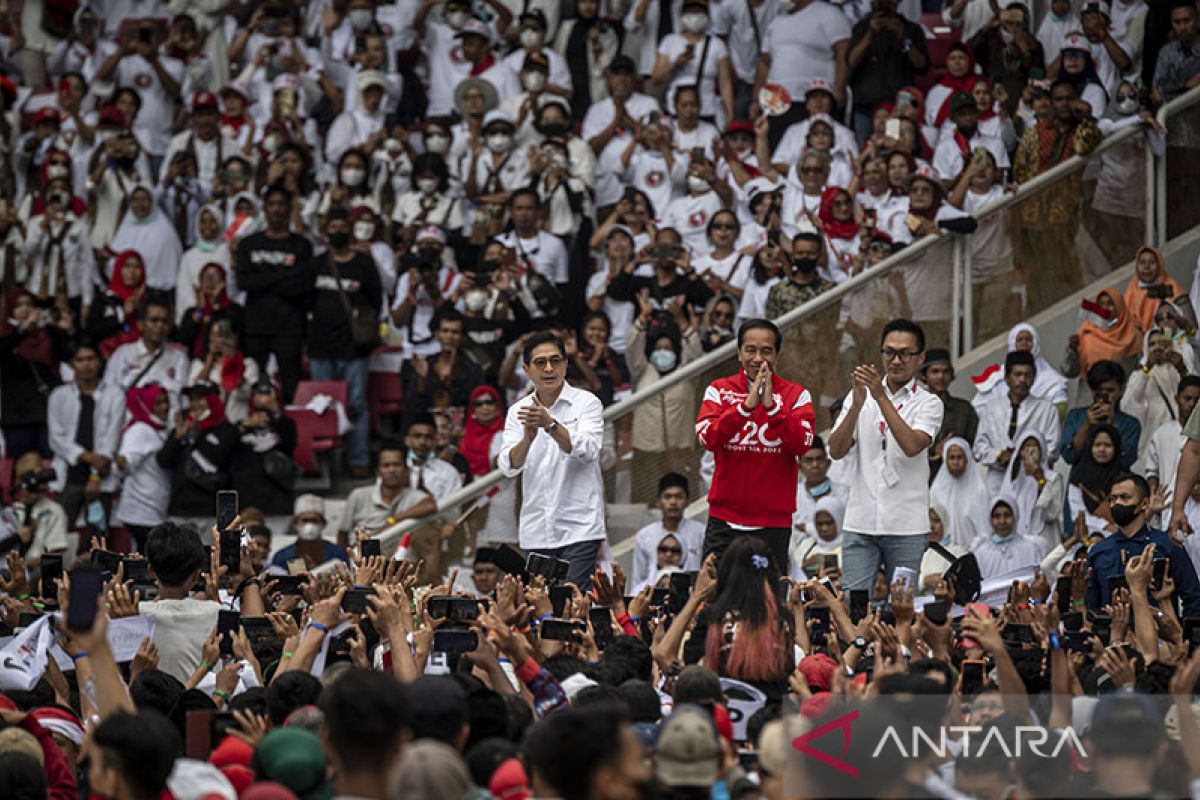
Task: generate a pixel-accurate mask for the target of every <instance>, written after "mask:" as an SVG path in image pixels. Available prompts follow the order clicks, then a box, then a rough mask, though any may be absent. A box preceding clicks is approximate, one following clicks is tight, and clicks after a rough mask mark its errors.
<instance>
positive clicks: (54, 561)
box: [40, 553, 63, 604]
mask: <svg viewBox="0 0 1200 800" xmlns="http://www.w3.org/2000/svg"><path fill="white" fill-rule="evenodd" d="M62 576H63V557H62V555H60V554H57V553H46V554H45V555H43V556H42V591H41V592H40V594H41V596H42V598H44V599H46V600H53V601H54V602H55V603H56V604H57V602H58V587H57V586H55V585H54V582H55V581H58V580H61V579H62Z"/></svg>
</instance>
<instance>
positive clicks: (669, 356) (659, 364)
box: [650, 350, 679, 372]
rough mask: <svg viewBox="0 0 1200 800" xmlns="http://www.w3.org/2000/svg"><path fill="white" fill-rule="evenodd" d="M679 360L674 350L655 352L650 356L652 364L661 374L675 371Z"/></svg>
mask: <svg viewBox="0 0 1200 800" xmlns="http://www.w3.org/2000/svg"><path fill="white" fill-rule="evenodd" d="M678 360H679V359H678V357H677V356H676V355H675V351H674V350H655V351H654V352H653V353H651V354H650V363H651V364H653V365H654V368H655V369H656V370H658V371H659V372H670V371H671V370H673V369H675V363H676V362H677V361H678Z"/></svg>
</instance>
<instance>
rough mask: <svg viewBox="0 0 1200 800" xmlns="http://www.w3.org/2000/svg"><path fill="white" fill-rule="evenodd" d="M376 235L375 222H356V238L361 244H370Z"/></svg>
mask: <svg viewBox="0 0 1200 800" xmlns="http://www.w3.org/2000/svg"><path fill="white" fill-rule="evenodd" d="M374 235H375V223H374V222H356V223H354V238H355V239H357V240H358V241H360V242H368V241H370V240H371V237H372V236H374Z"/></svg>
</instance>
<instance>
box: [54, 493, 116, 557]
mask: <svg viewBox="0 0 1200 800" xmlns="http://www.w3.org/2000/svg"><path fill="white" fill-rule="evenodd" d="M85 489H86V485H85V484H82V483H68V484H67V485H66V486H64V487H63V490H62V491H61V492H59V494H58V497H56V498H55V499H56V500H58V504H59V505H60V506H62V507H63V511H65V512H66V514H67V528H68V529H69V530H74V529H75V519H76V517H78V516H79V512H80V511H82V510H83V508H84V506H86V505H87V498H86V497H85V496H84V490H85ZM97 499H98V500H99V501H100V505H102V506H103V507H104V519H106V520H108V519H110V514H111V513H112V495H111V494H108V493H103V494H101V495H100V496H99V497H98V498H97ZM84 528H85V529H86V530H87V533H85V534H84V535H82V536H80V537H79V549H80V550H84V549H87V548H88V547H90V545H91V542H90V541H87V538H88V536H89V535H91V534H93V533H94V534H95V535H97V536H102V535H104V534H103V533H102V532H100V531H93V530H92V528H91V525H90V524H88V521H87V519H86V518H85V519H84Z"/></svg>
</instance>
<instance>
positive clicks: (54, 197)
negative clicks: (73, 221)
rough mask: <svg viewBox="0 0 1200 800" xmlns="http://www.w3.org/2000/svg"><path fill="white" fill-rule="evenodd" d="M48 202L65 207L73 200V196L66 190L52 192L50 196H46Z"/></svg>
mask: <svg viewBox="0 0 1200 800" xmlns="http://www.w3.org/2000/svg"><path fill="white" fill-rule="evenodd" d="M46 202H47V203H49V204H50V205H52V206H53V205H58V206H63V207H64V208H65V207H66V205H67V203H69V202H71V198H70V197H68V196H67V195H66V194H65V193H64V192H51V193H50V196H49V197H47V198H46Z"/></svg>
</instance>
